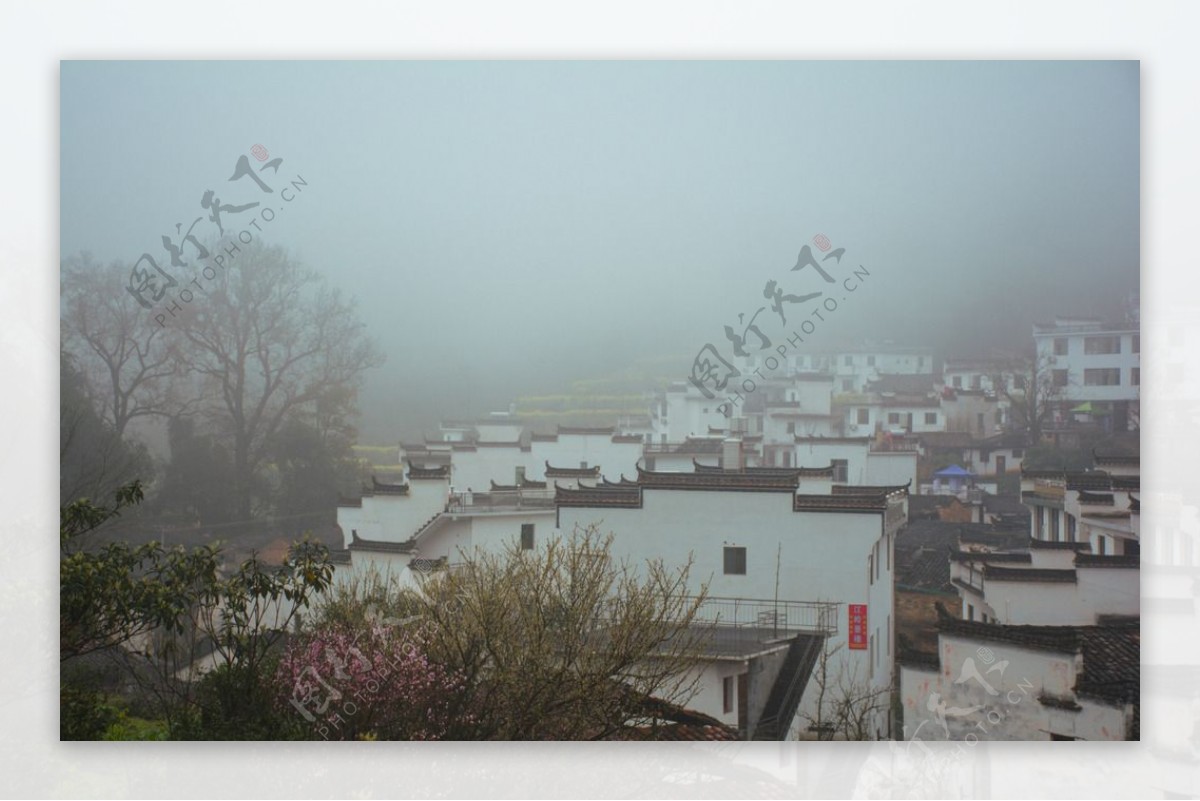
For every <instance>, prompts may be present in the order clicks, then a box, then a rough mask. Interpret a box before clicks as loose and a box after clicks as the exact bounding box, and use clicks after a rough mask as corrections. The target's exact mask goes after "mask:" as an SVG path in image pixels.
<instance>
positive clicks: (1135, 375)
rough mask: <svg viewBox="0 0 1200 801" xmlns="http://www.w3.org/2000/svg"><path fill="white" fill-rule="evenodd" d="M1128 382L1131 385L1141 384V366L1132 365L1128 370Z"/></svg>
mask: <svg viewBox="0 0 1200 801" xmlns="http://www.w3.org/2000/svg"><path fill="white" fill-rule="evenodd" d="M1129 383H1130V384H1132V385H1133V386H1135V387H1137V386H1141V383H1142V368H1140V367H1132V368H1130V371H1129Z"/></svg>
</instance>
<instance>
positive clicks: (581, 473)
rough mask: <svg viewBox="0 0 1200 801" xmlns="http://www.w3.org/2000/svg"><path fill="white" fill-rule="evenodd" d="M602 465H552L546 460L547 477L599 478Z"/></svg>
mask: <svg viewBox="0 0 1200 801" xmlns="http://www.w3.org/2000/svg"><path fill="white" fill-rule="evenodd" d="M599 476H600V465H596V466H595V467H552V466H551V465H550V462H549V461H547V462H546V478H547V479H551V478H598V477H599Z"/></svg>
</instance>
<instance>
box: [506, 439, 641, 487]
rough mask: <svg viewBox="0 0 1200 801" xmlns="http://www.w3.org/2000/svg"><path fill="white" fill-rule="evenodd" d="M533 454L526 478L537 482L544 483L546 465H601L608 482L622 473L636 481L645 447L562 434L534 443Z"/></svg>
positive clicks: (531, 447)
mask: <svg viewBox="0 0 1200 801" xmlns="http://www.w3.org/2000/svg"><path fill="white" fill-rule="evenodd" d="M530 450H531V451H532V455H533V458H532V463H533V465H534V467H533V468H532V471H531V472H530V473H527V474H526V477H527V478H530V479H533V480H535V481H543V480H545V472H546V462H547V461H549V462H550V465H551V466H552V467H579V463H580V462H587V465H588V467H595V466H596V465H600V468H601V474H602V475H603V476H604V477H605V478H607V479H608V480H609V481H618V480H620V478H621V474H622V473H624V474H625V475H626V476H628V477H629V478H634V477H635V476H636V475H637V463H638V459H640V458H642V443H640V442H613V440H612V436H611V435H609V434H559V435H558V438H557V439H556V440H554V441H543V440H535V441H533V442H531V443H530ZM497 483H501V482H499V481H497ZM509 483H511V482H509Z"/></svg>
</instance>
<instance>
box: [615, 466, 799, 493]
mask: <svg viewBox="0 0 1200 801" xmlns="http://www.w3.org/2000/svg"><path fill="white" fill-rule="evenodd" d="M637 473H638V478H637V481H638V484H639V485H641V486H642V487H649V488H653V489H680V490H734V491H736V490H748V491H752V492H795V491H796V488H797V487H799V486H800V478H799V472H798V471H796V470H790V471H787V472H777V471H772V470H766V471H746V470H720V471H716V470H713V471H707V470H706V471H703V472H699V473H672V472H654V471H650V470H644V469H642V467H640V466H639V467H638V469H637Z"/></svg>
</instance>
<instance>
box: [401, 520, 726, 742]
mask: <svg viewBox="0 0 1200 801" xmlns="http://www.w3.org/2000/svg"><path fill="white" fill-rule="evenodd" d="M611 542H612V536H611V535H609V536H607V537H602V536H600V535H599V534H598V532H597V528H596V526H595V525H592V526H589V527H588V528H586V529H580V528H576V530H575V532H574V533H573V534H572V535H571V536H570V537H565V538H555V539H553V540H551V541H550V542H549V543H547V544H546V546H545V547H544V548H541V549H539V550H536V551H523V550H521V549H520V548H519V547H517V545H516V544H515V543H514V544H513V546H512V547H511V548H509V549H508V550H507V551H506V552H504V553H502V554H495V553H480V554H470V555H467V556H466V560H467V561H466V562H465V563H464V564H463V565H462V567H461V568H459V569H456V570H452V571H450V572H448V573H446V574H444V575H443V574H434V575H433V576H432V577H431V580H428V581H427V582H426V585H425V592H424V593H423V595H422V597H421V601H420V608H419V614H420V616H421V617H424V618H426V619H427V620H428V621H429V622H430V623H431V624H432V625H431V628H432V632H433V633H432V635H431V640H430V642H429V643H428V645H427V648H428V650H429V654H430V657H431V658H432V659H433V660H435V661H437V662H439V663H441V664H443V665H446V666H447V667H450V668H452V669H454V670H456V671H460V672H461V673H462V674H463V675H464V676H465V677H466V679H467V689H466V690H465V691H464V693H463V697H462V698H461V699H460V702H461V704H462V708H463V713H462V714H463V716H464V717H463V720H464V721H465V723H464V729H463V731H462V732H459V735H460V736H461V737H463V738H466V739H505V740H526V739H563V740H577V739H605V738H608V737H612V736H614V735H616V734H618V733H620V732H621V731H622V730H624V729H626V728H627V727H629V726H630V725H635V726H636V725H653V721H654V720H655V714H654V709H655V708H656V707H657V706H661V705H662V704H663V703H666V704H672V705H683V704H686V703H687V702H688V701H689V700H690V699H691V697H692V696H693V695H694V694H695V692H696V690H697V682H698V679H699V672H698V671H697V666H698V665H699V664H700V663H699V662H698V656H699V653H700V650H701V648H702V644H703V640H704V637H705V636H706V635H707V633H708V627H706V626H700V625H697V624H695V616H696V612H697V610H698V609H699V607H700V604H701V602H702V600H703V593H701V596H700V597H688V595H687V586H688V572H689V570H690V567H691V565H690V562H689V564H687V565H685V566H683V567H682V568H679V569H677V570H672V569H668V568H666V567H664V566H663V565H662V563H661V561H651V562H648V563H647V564H646V565H645V566H644V569H643V570H642V571H641V572H640V573H639V572H638V571H635V570H634V569H633V568H632V567H631V566H630V565H629V564H627V563H623V564H620V565H614V564H612V562H611V560H610V557H609V549H610V545H611Z"/></svg>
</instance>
